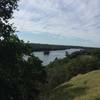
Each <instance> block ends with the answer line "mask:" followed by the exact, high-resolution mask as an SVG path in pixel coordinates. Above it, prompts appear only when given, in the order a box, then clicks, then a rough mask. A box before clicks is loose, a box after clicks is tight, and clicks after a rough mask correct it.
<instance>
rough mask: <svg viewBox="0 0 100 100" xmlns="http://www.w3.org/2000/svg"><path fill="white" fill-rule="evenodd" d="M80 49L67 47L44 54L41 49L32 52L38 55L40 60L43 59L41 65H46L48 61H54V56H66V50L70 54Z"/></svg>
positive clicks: (59, 57) (60, 57)
mask: <svg viewBox="0 0 100 100" xmlns="http://www.w3.org/2000/svg"><path fill="white" fill-rule="evenodd" d="M80 50H81V49H67V50H56V51H50V53H49V54H48V55H44V52H43V51H39V52H33V54H34V55H35V56H36V57H38V58H39V59H40V60H41V61H43V63H42V64H43V65H48V64H49V63H50V62H52V61H54V60H55V59H56V58H58V59H62V58H64V57H66V51H67V52H68V54H71V53H73V52H76V51H80Z"/></svg>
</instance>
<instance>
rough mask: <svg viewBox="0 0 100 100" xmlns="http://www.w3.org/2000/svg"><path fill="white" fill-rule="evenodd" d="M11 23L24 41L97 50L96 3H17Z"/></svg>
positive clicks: (99, 15) (99, 22)
mask: <svg viewBox="0 0 100 100" xmlns="http://www.w3.org/2000/svg"><path fill="white" fill-rule="evenodd" d="M18 5H19V7H18V9H19V11H15V12H14V15H13V16H14V18H13V19H12V20H11V22H13V23H14V25H15V27H17V31H18V32H16V34H17V35H18V36H19V38H20V39H23V40H24V41H30V42H33V43H45V44H62V45H79V46H91V47H100V0H20V2H18Z"/></svg>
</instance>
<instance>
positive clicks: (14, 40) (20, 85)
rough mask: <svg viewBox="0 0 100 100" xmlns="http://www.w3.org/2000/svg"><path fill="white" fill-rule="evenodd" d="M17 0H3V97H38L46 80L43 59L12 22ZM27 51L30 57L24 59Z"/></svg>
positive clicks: (0, 4) (0, 40)
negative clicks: (37, 56) (19, 34)
mask: <svg viewBox="0 0 100 100" xmlns="http://www.w3.org/2000/svg"><path fill="white" fill-rule="evenodd" d="M17 2H18V0H0V100H35V99H36V98H37V96H38V95H39V93H40V91H41V87H42V84H43V83H44V82H45V79H46V73H45V69H44V67H43V66H42V65H41V61H40V60H39V59H38V58H36V57H34V56H33V55H32V48H31V46H30V45H29V44H28V43H27V44H25V43H24V42H23V41H22V40H19V38H18V37H17V36H16V35H14V32H15V28H13V26H12V24H9V19H10V18H12V14H13V11H14V10H15V9H16V8H17ZM24 55H28V56H29V58H28V60H27V61H25V60H24V59H23V56H24Z"/></svg>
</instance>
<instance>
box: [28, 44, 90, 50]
mask: <svg viewBox="0 0 100 100" xmlns="http://www.w3.org/2000/svg"><path fill="white" fill-rule="evenodd" d="M28 44H29V45H30V46H31V47H32V49H33V51H52V50H65V49H72V48H75V49H78V48H79V49H80V48H81V49H82V48H83V49H86V48H88V47H82V46H66V45H52V44H51V45H50V44H38V43H28Z"/></svg>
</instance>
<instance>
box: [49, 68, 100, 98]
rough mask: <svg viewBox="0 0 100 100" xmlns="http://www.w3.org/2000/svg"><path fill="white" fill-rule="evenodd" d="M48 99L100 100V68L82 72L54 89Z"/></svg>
mask: <svg viewBox="0 0 100 100" xmlns="http://www.w3.org/2000/svg"><path fill="white" fill-rule="evenodd" d="M48 100H100V70H96V71H92V72H89V73H87V74H83V75H82V74H80V75H77V76H76V77H74V78H72V79H71V80H70V81H69V82H66V83H64V84H61V85H60V86H58V87H56V88H55V89H53V91H52V92H51V94H50V95H49V97H48Z"/></svg>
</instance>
